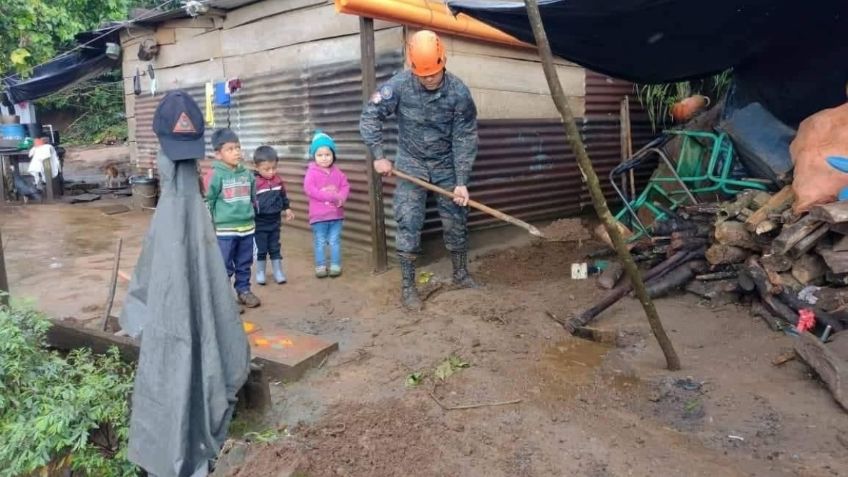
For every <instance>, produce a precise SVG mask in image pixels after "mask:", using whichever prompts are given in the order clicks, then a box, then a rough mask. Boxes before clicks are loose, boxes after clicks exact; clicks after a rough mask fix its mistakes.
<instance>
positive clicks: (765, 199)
mask: <svg viewBox="0 0 848 477" xmlns="http://www.w3.org/2000/svg"><path fill="white" fill-rule="evenodd" d="M771 197H772V194H770V193H768V192H766V191H764V190H758V191H755V192H754V197H753V198H751V206H750V207H751V209H753V210H754V211H757V210H760V209H762V208H763V207H765V206H766V204H768V203H769V201H770V200H771Z"/></svg>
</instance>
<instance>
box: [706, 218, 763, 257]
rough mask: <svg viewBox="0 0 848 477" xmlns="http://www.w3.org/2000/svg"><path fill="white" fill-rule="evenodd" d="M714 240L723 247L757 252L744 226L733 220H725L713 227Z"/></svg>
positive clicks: (756, 246) (755, 245) (757, 247)
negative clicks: (730, 246)
mask: <svg viewBox="0 0 848 477" xmlns="http://www.w3.org/2000/svg"><path fill="white" fill-rule="evenodd" d="M714 236H715V239H716V241H717V242H718V243H720V244H723V245H732V246H734V247H741V248H747V249H753V250H758V249H759V248H760V247H759V246H758V245H757V244H756V243H755V242H754V239H753V237H751V233H750V232H748V230H746V229H745V224H743V223H742V222H737V221H735V220H725V221H724V222H719V223H718V224H716V226H715V235H714Z"/></svg>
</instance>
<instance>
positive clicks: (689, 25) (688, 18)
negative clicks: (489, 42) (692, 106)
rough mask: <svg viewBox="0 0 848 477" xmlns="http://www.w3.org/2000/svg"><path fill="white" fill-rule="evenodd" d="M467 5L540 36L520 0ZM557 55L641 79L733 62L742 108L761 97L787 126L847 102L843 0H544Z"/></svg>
mask: <svg viewBox="0 0 848 477" xmlns="http://www.w3.org/2000/svg"><path fill="white" fill-rule="evenodd" d="M448 4H449V7H450V8H451V10H452V11H453V12H454V13H465V14H467V15H469V16H471V17H474V18H477V19H479V20H481V21H483V22H485V23H487V24H489V25H492V26H494V27H496V28H499V29H501V30H503V31H504V32H506V33H509V34H511V35H513V36H515V37H516V38H518V39H520V40H523V41H525V42H528V43H533V42H534V41H533V33H532V31H531V29H530V25H529V22H528V20H527V13H526V10H525V7H524V3H523V2H509V3H504V2H493V1H482V0H453V1H449V2H448ZM539 5H540V10H541V13H542V19H543V21H544V23H545V29H546V31H547V33H548V40H549V41H550V43H551V49H552V50H553V52H554V54H556V55H559V56H561V57H563V58H566V59H568V60H570V61H573V62H575V63H577V64H580V65H582V66H584V67H586V68H589V69H591V70H593V71H597V72H600V73H604V74H607V75H610V76H613V77H616V78H622V79H626V80H629V81H634V82H638V83H643V84H650V83H667V82H672V81H680V80H686V79H696V78H703V77H705V76H709V75H711V74H714V73H717V72H720V71H723V70H725V69H727V68H735V79H736V82H737V88H736V94H737V96H736V98H735V99H736V101H738V102H739V104H738V105H739V106H741V105H744V104H748V103H750V102H752V101H758V102H760V103H762V104H764V105H765V106H766V107H767V108H768V109H769V110H770V111H772V112H774V113H775V115H776V116H777V117H778V118H780V119H781V120H783V121H784V122H786V123H787V124H790V125H797V123H798V122H799V121H800V120H802V119H803V118H805V117H807V116H809V115H810V114H812V113H814V112H816V111H819V110H821V109H824V108H826V107H832V106H835V105H837V104H841V103H842V102H844V101H845V83H846V81H848V42H846V41H843V40H839V39H838V38H839V36H838V35H839V34H838V33H837V32H844V31H846V30H848V28H846V27H848V1H846V0H812V1H808V2H798V1H796V0H713V1H711V2H693V1H692V0H543V1H540V3H539Z"/></svg>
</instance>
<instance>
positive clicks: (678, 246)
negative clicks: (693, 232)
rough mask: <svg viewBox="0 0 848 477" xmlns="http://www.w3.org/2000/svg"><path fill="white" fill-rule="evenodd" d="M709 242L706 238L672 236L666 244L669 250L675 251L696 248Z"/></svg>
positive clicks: (702, 246)
mask: <svg viewBox="0 0 848 477" xmlns="http://www.w3.org/2000/svg"><path fill="white" fill-rule="evenodd" d="M709 244H710V240H709V239H707V238H701V237H680V236H678V237H674V236H672V238H671V242H669V244H668V248H669V250H671V251H673V252H676V251H678V250H696V249H699V248H704V247H706V246H707V245H709Z"/></svg>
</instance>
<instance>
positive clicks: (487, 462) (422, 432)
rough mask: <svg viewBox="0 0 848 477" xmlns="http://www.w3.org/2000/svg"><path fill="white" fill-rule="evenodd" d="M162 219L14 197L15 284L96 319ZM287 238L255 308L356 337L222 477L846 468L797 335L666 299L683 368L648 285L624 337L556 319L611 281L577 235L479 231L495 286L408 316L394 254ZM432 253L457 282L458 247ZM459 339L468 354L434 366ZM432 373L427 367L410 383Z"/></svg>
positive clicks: (428, 267)
mask: <svg viewBox="0 0 848 477" xmlns="http://www.w3.org/2000/svg"><path fill="white" fill-rule="evenodd" d="M101 205H102V204H101ZM95 207H96V206H95ZM148 218H149V217H145V216H144V215H142V214H137V213H130V214H124V215H120V216H113V217H107V216H103V215H101V214H99V213H98V212H97V211H96V210H94V209H93V207H91V206H49V207H28V208H27V209H25V210H24V209H20V208H15V209H10V208H5V209H0V220H2V224H3V225H2V228H3V234H4V235H3V239H4V244H5V245H6V255H7V261H8V265H9V275H10V277H9V278H10V281H11V283H12V287H13V291H14V292H16V295H17V296H20V295H24V296H30V297H32V298H34V299H35V303H36V305H37V306H38V307H39V308H41V309H44V310H46V311H48V312H49V313H51V314H54V315H58V316H67V315H72V316H85V314H86V313H87V312H86V311H85V310H86V309H90V308H92V307H97V306H99V305H100V304H101V303H102V301H103V300H104V299H105V293H106V285H105V282H106V279H107V277H108V274H109V269H110V266H111V254H112V243H113V240H114V238H115V237H116V236H117V235H119V234H120V235H123V236H125V237H128V238H127V239H126V241H125V257H126V260H125V263H126V264H127V265H126V267H127V268H129V267H131V263H132V262H133V261H134V257H135V256H137V254H138V250H139V245H140V242H141V235H142V233H143V231H144V229H145V226H146V220H148ZM283 236H284V238H283V247H284V253H285V256H286V261H285V263H286V266H287V273H288V275H289V278H290V283H289V284H288V285H285V286H268V287H261V288H258V289H257V293H258V294H259V296H260V298H262V300H263V306H262V307H260V308H259V309H257V310H250V311H248V314H247V316H248V317H249V319H251V320H254V321H257V322H260V323H261V322H274V323H280V324H283V325H285V326H288V327H291V328H295V329H299V330H302V331H305V332H310V333H317V334H321V335H324V336H327V337H330V338H333V339H335V340H338V341H339V343H340V350H339V352H338V353H336V354H334V355H333V356H331V358H330V359H329V360H328V361H327V362H326V364H325V365H324V366H323V367H322V368H320V369H316V370H313V371H311V372H310V373H308V374H307V376H306V377H304V378H303V379H302V380H300V381H298V382H295V383H277V384H275V385H274V386H273V394H274V406H273V409H272V411H271V412H269V413H268V415H266V416H264V417H262V418H261V419H259V422H256V421H250V422H251V423H250V424H249V425H250V426H252V429H251V430H254V431H263V432H262V435H263V436H265V438H264V439H265V440H270V441H271V442H269V443H264V444H260V443H255V444H252V445H250V446H247V447H245V446H243V445H242V444H241V443H240V442H234V443H233V445H234V447H233V448H232V449H231V450H230V452H229V454H227V455H226V456H225V457H224V458H223V459H222V462H221V465H220V467H219V470H218V472H217V473H216V474H217V475H232V476H239V477H256V476H269V477H271V476H274V477H276V476H280V475H290V474H292V470H293V469H297V470H298V471H299V473H296V474H294V475H301V476H310V477H317V476H334V475H339V476H343V475H347V476H395V475H397V476H485V477H498V476H510V477H512V476H565V475H575V476H624V475H636V476H643V475H644V476H648V475H652V476H653V475H663V476H664V475H675V476H676V475H687V476H689V475H693V476H697V475H704V476H710V477H714V476H725V475H726V476H736V475H740V476H741V475H757V476H760V475H763V476H839V475H848V447H846V444H848V441H846V439H845V438H844V437H845V436H848V414H846V413H845V412H843V411H842V410H841V409H840V408H839V407H838V406H837V405H836V404H835V403H834V401H833V400H832V399H831V397H830V395H829V394H828V393H827V391H826V390H825V389H824V388H823V387H822V386H821V385H820V383H818V382H817V381H816V380H814V379H813V378H812V377H811V376H810V375H809V372H808V370H807V368H806V366H804V365H803V364H802V363H799V362H797V361H793V362H790V363H787V364H786V365H784V366H783V367H779V368H778V367H775V366H773V365H772V364H771V360H772V358H774V357H775V356H777V355H778V354H780V353H781V352H782V351H783V350H785V349H788V348H789V347H790V341H789V338H788V337H785V336H783V335H781V334H775V333H772V332H770V331H768V330H767V329H766V327H765V325H764V324H763V323H761V322H760V321H758V320H757V319H753V318H751V317H749V316H748V314H747V310H745V309H736V308H735V307H733V306H730V307H726V308H724V309H718V310H714V309H710V308H708V307H707V306H705V305H703V304H701V303H699V302H698V301H697V300H696V299H694V298H691V297H688V296H679V297H674V298H669V299H664V300H660V301H658V308H659V311H660V313H661V316H662V318H663V319H664V321H665V323H666V326H667V328H668V329H669V331H670V334H671V338H672V340H673V341H674V343H675V345H676V347H677V350H678V353H679V354H680V356H681V359H682V361H683V365H684V369H683V370H682V371H680V372H676V373H668V372H666V371H664V370H663V368H662V366H663V364H664V363H663V359H662V355H661V353H660V351H659V349H658V347H657V346H656V345H655V343H654V342H653V340H652V339H651V338H650V335H649V331H648V328H647V326H646V325H645V324H644V318H643V316H642V314H641V310H640V307H639V306H638V303H636V302H635V301H632V300H630V299H626V300H624V301H622V302H620V303H619V304H617V305H615V306H614V307H613V308H611V309H610V310H608V311H607V312H605V313H604V314H602V315H601V318H600V319H599V320H598V322H597V325H598V326H602V327H605V328H609V329H618V330H619V331H620V332H621V333H622V335H623V337H624V339H623V342H625V344H626V346H624V347H621V348H609V347H606V346H604V345H600V344H596V343H592V342H587V341H583V340H579V339H574V338H571V337H570V336H568V335H567V334H566V333H565V332H564V331H563V330H562V328H561V327H560V326H559V325H558V324H557V323H555V322H554V321H553V320H551V319H550V318H549V317H548V316H547V315H546V311H551V312H554V313H556V314H558V315H560V316H567V315H568V313H570V312H572V311H575V310H578V309H580V308H581V307H583V306H585V305H586V304H588V303H590V302H592V301H593V300H594V299H596V298H597V297H599V296H600V295H601V294H602V292H600V291H599V290H598V289H597V288H596V287H595V285H594V283H593V282H592V281H590V280H588V281H573V280H571V279H570V278H569V271H570V264H571V262H572V261H574V260H576V259H577V258H578V257H580V256H581V252H582V251H583V250H579V249H578V247H577V245H576V244H573V243H548V244H539V243H535V244H532V243H530V242H529V241H528V239H526V238H525V237H524V236H518V235H515V234H514V233H513V232H512V231H509V230H498V231H491V232H486V233H484V234H482V235H481V234H478V235H477V236H476V237H475V238H474V244H475V252H474V254H473V260H472V262H473V271H474V272H475V273H476V276H477V277H479V278H480V279H481V281H483V282H485V284H486V288H485V289H483V290H472V291H468V290H465V291H451V290H449V289H448V288H447V287H443V288H442V290H441V291H440V292H437V293H436V294H435V295H434V296H433V297H432V298H431V299H430V300H428V302H427V308H426V310H425V312H424V313H420V314H406V313H403V312H402V311H401V310H400V309H398V308H397V306H396V304H395V300H396V295H397V290H396V287H397V282H398V276H397V271H396V270H393V271H391V272H389V273H387V274H385V275H382V276H377V277H374V276H371V275H370V274H369V273H368V268H367V263H366V260H367V254H366V253H364V252H361V251H354V250H350V249H348V250H346V251H345V254H346V255H345V260H346V262H345V274H344V275H343V276H342V277H341V278H339V279H337V280H332V281H331V280H317V279H315V278H313V277H312V276H311V275H310V273H311V253H310V250H309V237H308V236H307V235H306V234H303V233H299V232H295V231H287V232H284V235H283ZM585 246H586V247H588V245H585ZM54 263H60V264H61V267H57V268H54V267H53V265H52V264H54ZM122 268H123V267H122ZM422 269H423V270H425V271H430V272H433V273H434V274H435V275H434V278H433V280H436V281H438V280H443V281H444V280H446V279H447V277H448V272H449V263H447V262H446V261H445V260H443V259H442V260H437V261H432V262H430V263H426V262H425V264H424V266H423V267H422ZM118 296H119V297H120V296H122V292H121V291H119V295H118ZM93 313H94V314H95V315H96V311H95V312H93ZM450 355H456V356H458V357H460V358H461V360H463V361H465V362H467V363H469V365H470V366H469V367H468V368H465V369H459V370H457V372H456V374H454V375H452V376H449V377H448V378H446V379H445V380H444V381H442V380H439V379H438V378H435V377H434V373H433V370H434V368H436V367H437V366H438V365H439V364H440V363H441V362H442V361H443V360H445V359H446V358H447V357H448V356H450ZM419 372H420V373H422V375H423V380H422V381H423V382H422V383H421V384H419V385H418V386H415V387H407V386H406V385H405V382H406V381H407V377H408V376H409V375H410V374H413V373H419ZM434 388H435V390H434ZM431 392H433V393H434V395H435V396H436V397H437V398H438V399H439V400H440V401H441V402H442V403H443V404H445V405H447V406H455V405H467V404H476V403H487V402H494V401H509V400H514V399H520V400H521V402H520V403H518V404H510V405H503V406H497V407H482V408H478V409H470V410H454V411H445V410H443V409H442V408H441V407H439V405H438V404H437V403H436V402H435V401H434V400H433V398H432V397H431V395H430V393H431ZM244 419H245V418H244V416H241V417H240V420H242V423H241V424H240V425H239V426H238V427H239V429H234V430H237V431H238V432H243V431H244V430H245V426H246V424H244V422H246V421H244ZM268 429H270V430H271V432H264V431H266V430H268ZM840 434H841V435H842V436H843V439H842V441H840V440H839V439H838V438H837V435H840Z"/></svg>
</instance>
